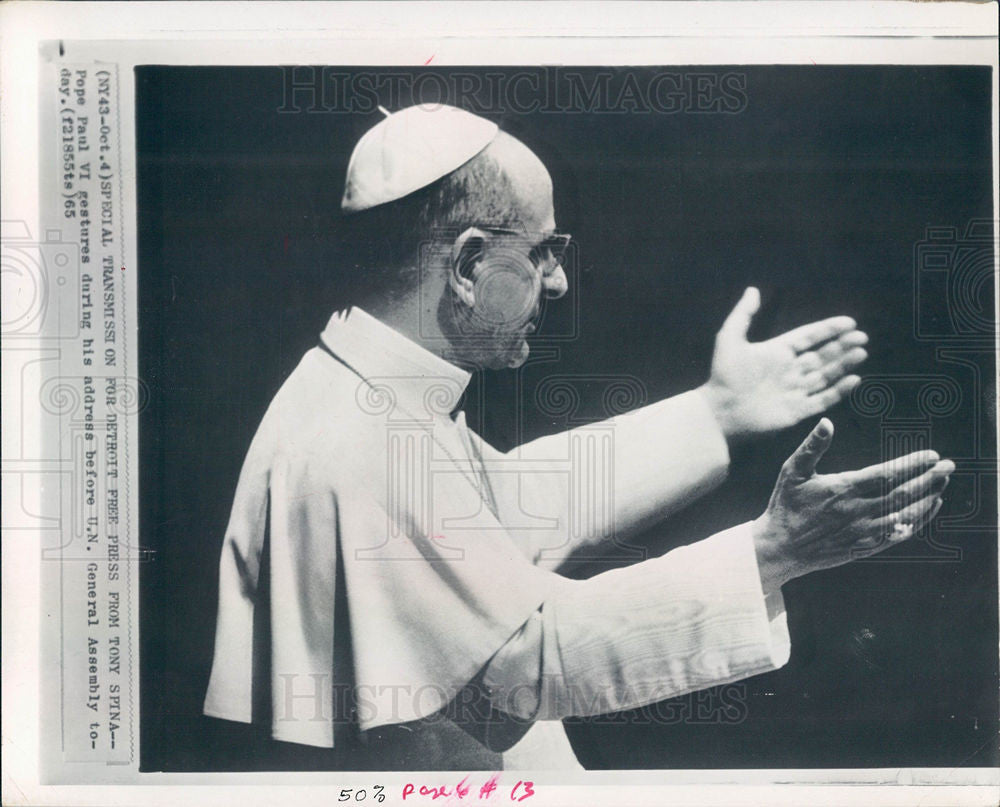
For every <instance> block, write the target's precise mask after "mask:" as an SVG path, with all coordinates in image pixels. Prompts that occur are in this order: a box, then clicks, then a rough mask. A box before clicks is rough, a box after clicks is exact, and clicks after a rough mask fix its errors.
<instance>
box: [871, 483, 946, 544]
mask: <svg viewBox="0 0 1000 807" xmlns="http://www.w3.org/2000/svg"><path fill="white" fill-rule="evenodd" d="M941 503H942V499H941V497H940V496H938V495H936V494H932V495H930V496H924V497H923V498H922V499H919V500H917V501H915V502H914V503H913V504H909V505H907V506H906V507H904V508H902V509H901V510H897V511H895V512H893V513H890V514H889V515H887V516H883V517H882V518H876V519H873V520H872V522H871V527H870V531H869V532H870V534H872V535H885V536H886V537H887V538H888V539H889V541H891V542H893V543H898V542H899V541H903V540H906V539H907V538H910V537H912V536H913V535H916V534H917V533H918V532H919V531H920V529H921V528H922V527H923V526H924V525H925V524H926V523H927V522H928V521H930V520H931V519H932V518H934V516H936V515H937V512H938V510H940V509H941ZM897 525H899V526H897Z"/></svg>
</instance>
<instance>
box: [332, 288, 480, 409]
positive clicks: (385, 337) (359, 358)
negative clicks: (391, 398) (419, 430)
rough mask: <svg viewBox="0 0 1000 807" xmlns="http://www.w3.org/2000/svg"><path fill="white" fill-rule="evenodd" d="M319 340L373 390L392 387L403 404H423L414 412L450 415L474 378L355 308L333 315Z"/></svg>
mask: <svg viewBox="0 0 1000 807" xmlns="http://www.w3.org/2000/svg"><path fill="white" fill-rule="evenodd" d="M320 339H321V340H322V342H323V344H325V345H326V347H327V348H329V350H330V351H331V352H332V353H333V354H334V355H335V356H336V357H337V358H338V359H340V360H341V361H342V362H343V363H344V364H346V365H347V366H348V367H349V368H350V369H352V370H353V371H354V372H356V373H357V374H358V375H359V376H361V378H363V379H364V380H365V381H366V382H368V384H369V385H370V386H372V388H373V389H375V390H376V391H378V390H379V389H380V388H381V389H383V390H384V391H390V390H391V392H392V393H394V394H395V396H396V398H397V400H398V401H399V402H400V403H402V404H403V406H406V407H409V408H411V409H412V408H413V407H415V406H416V407H420V409H419V410H418V411H415V412H413V413H412V414H413V415H414V416H418V415H422V414H423V413H425V412H431V413H432V414H438V415H447V414H448V413H449V412H450V411H451V410H452V409H454V408H455V407H456V406H457V405H458V401H459V399H460V398H461V397H462V394H463V393H464V392H465V388H466V387H467V386H468V384H469V379H470V378H471V377H472V375H471V373H469V372H467V371H466V370H463V369H462V368H461V367H456V366H455V365H454V364H452V363H450V362H448V361H445V360H444V359H442V358H441V357H440V356H437V355H435V354H433V353H431V352H430V351H429V350H427V349H426V348H424V347H421V346H420V345H418V344H417V343H416V342H414V341H413V340H412V339H408V338H407V337H405V336H403V334H401V333H399V331H396V330H394V329H393V328H390V327H389V326H388V325H386V324H385V323H384V322H381V321H380V320H378V319H376V318H375V317H373V316H372V315H371V314H369V313H368V312H366V311H365V310H364V309H361V308H358V307H357V306H353V307H351V308H348V309H345V310H343V311H337V312H336V313H335V314H334V315H333V316H332V317H330V321H329V322H328V323H327V325H326V328H325V329H324V330H323V333H322V334H321V335H320Z"/></svg>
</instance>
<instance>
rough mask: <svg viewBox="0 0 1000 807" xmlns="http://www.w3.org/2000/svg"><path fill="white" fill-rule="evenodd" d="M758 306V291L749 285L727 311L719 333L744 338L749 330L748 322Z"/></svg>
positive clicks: (751, 319)
mask: <svg viewBox="0 0 1000 807" xmlns="http://www.w3.org/2000/svg"><path fill="white" fill-rule="evenodd" d="M759 308H760V291H759V290H758V289H757V288H756V287H754V286H749V287H748V288H747V290H746V291H744V292H743V296H742V297H741V298H740V301H739V302H738V303H736V305H735V306H734V307H733V310H732V311H730V312H729V316H728V317H726V321H725V322H724V323H722V329H721V330H720V331H719V334H720V335H723V336H726V337H729V338H732V337H742V338H744V339H745V338H746V335H747V331H749V330H750V323H751V322H752V321H753V317H754V314H756V313H757V311H758V309H759Z"/></svg>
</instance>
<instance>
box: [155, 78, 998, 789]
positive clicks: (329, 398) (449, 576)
mask: <svg viewBox="0 0 1000 807" xmlns="http://www.w3.org/2000/svg"><path fill="white" fill-rule="evenodd" d="M989 82H990V76H989V71H988V70H986V69H976V68H966V69H962V68H950V67H927V68H921V67H901V68H895V67H884V66H883V67H863V66H849V67H823V68H817V67H812V66H807V67H755V68H752V69H750V68H730V67H723V68H713V69H711V70H708V69H705V70H691V69H686V68H683V67H680V68H678V67H671V66H664V67H651V68H641V69H640V68H618V69H601V68H589V69H573V68H560V69H551V70H539V69H532V68H523V69H522V68H504V69H499V68H486V67H484V68H479V69H476V70H464V69H460V68H455V69H435V68H433V66H428V67H427V68H423V69H419V70H410V71H399V70H392V69H385V70H367V69H366V70H363V71H362V70H353V71H352V70H345V69H341V68H337V67H315V68H313V67H300V68H296V69H290V68H286V69H281V68H278V67H274V68H259V69H243V68H225V67H222V68H209V67H203V68H173V67H155V66H153V67H140V68H138V69H137V80H136V92H137V110H136V120H137V141H136V142H137V150H136V152H137V169H138V175H137V176H138V186H139V197H138V201H139V205H138V208H139V261H140V267H141V268H140V272H141V274H140V278H139V284H140V289H139V293H140V311H139V318H140V323H141V324H140V337H139V343H140V363H141V370H140V374H141V377H142V378H143V379H144V380H145V381H146V383H147V385H148V386H149V394H150V405H149V406H148V407H147V408H146V409H145V410H144V412H143V416H142V419H141V421H140V437H141V440H140V442H141V446H142V448H141V451H142V456H141V460H140V469H141V473H142V475H143V479H142V482H143V484H142V490H143V503H142V506H143V510H142V516H143V517H142V521H143V523H144V524H146V525H147V526H148V528H149V532H148V533H145V534H144V538H143V545H144V546H148V547H149V548H150V549H151V551H152V553H153V557H154V560H153V561H152V562H151V563H149V564H146V565H145V566H144V567H143V573H144V576H143V578H142V586H141V588H142V595H143V607H142V611H143V618H142V631H143V645H142V649H143V653H142V658H143V699H144V701H143V702H144V710H143V711H144V713H145V714H146V715H154V716H155V717H154V719H152V720H146V721H144V723H143V732H144V740H145V742H144V743H143V748H144V757H143V762H144V764H148V765H149V767H150V769H151V770H201V769H204V768H203V766H218V767H219V768H220V769H227V770H231V769H235V770H262V769H263V770H267V769H270V768H271V767H275V768H277V769H305V770H311V769H317V768H318V769H333V770H336V769H340V768H345V769H350V770H356V769H362V770H364V769H373V770H382V769H401V770H416V769H423V768H427V769H443V770H465V769H484V770H494V769H495V770H504V769H507V768H508V767H518V766H520V767H527V768H531V767H535V768H538V767H541V768H548V767H552V768H559V767H563V766H579V765H582V766H583V767H587V768H674V767H684V768H687V767H696V768H698V767H707V768H710V767H726V768H729V767H734V768H739V767H777V768H797V767H814V766H820V767H823V766H832V767H855V766H857V767H893V766H901V765H914V764H917V765H922V766H923V765H926V766H957V765H962V764H977V763H978V764H981V765H983V766H992V765H995V764H996V762H997V757H996V752H997V748H996V743H995V742H994V741H995V739H996V728H997V727H996V713H997V697H996V695H997V686H996V683H997V679H996V675H997V670H996V663H995V659H994V656H995V655H996V652H995V651H996V645H997V641H996V614H995V611H996V608H995V600H996V575H995V568H994V567H995V565H996V564H995V562H994V561H995V554H994V553H995V549H996V547H995V543H996V542H995V523H996V500H995V497H994V495H993V488H994V487H995V485H994V481H995V477H994V476H992V475H991V472H992V471H991V468H990V464H991V462H992V459H991V458H992V456H993V455H992V454H991V453H990V450H991V447H992V445H993V443H994V434H995V419H994V418H993V414H994V413H993V411H992V409H991V408H990V407H989V405H988V403H989V402H990V401H991V400H993V399H994V397H995V386H994V383H993V382H994V379H995V375H996V374H995V366H994V364H993V361H992V358H991V353H990V344H989V340H990V338H991V334H992V331H993V321H992V315H991V311H990V306H991V301H992V297H993V283H992V280H991V275H992V244H993V239H994V233H993V229H992V224H991V221H990V219H991V215H992V189H991V183H990V171H989V165H990V154H991V151H990V125H989V124H990V114H989V113H990V106H989V87H990V83H989ZM459 97H461V101H459ZM213 99H224V101H222V102H213ZM459 103H460V104H461V105H456V104H459ZM569 233H572V236H570V235H569ZM915 261H916V262H915ZM920 263H922V264H923V265H920ZM915 295H917V296H916V297H915ZM921 329H924V330H921ZM977 336H982V337H985V339H986V341H985V342H984V343H983V344H982V347H983V348H984V350H982V351H981V352H980V353H978V354H977V353H976V339H977ZM953 342H954V344H955V345H956V347H954V348H950V347H948V345H950V344H952V343H953ZM945 351H946V352H945ZM213 617H214V619H213ZM206 716H207V717H206ZM146 754H148V757H147V756H146Z"/></svg>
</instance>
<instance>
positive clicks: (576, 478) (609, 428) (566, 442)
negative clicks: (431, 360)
mask: <svg viewBox="0 0 1000 807" xmlns="http://www.w3.org/2000/svg"><path fill="white" fill-rule="evenodd" d="M505 461H506V462H507V463H508V466H507V467H508V468H511V467H513V468H516V469H517V470H518V478H519V480H520V481H521V485H520V491H519V501H520V506H521V509H522V511H523V512H525V513H530V514H532V515H534V516H538V517H548V518H550V519H552V520H553V523H554V524H555V523H558V526H557V527H554V528H553V529H552V530H550V531H548V532H545V531H539V532H538V539H537V540H538V542H539V543H540V544H545V546H544V547H543V549H544V552H543V553H542V554H541V556H540V560H542V561H543V562H544V563H545V564H546V565H556V563H557V562H558V560H560V559H561V558H563V557H565V556H566V555H568V554H569V553H570V552H572V551H573V549H575V548H577V547H579V546H583V545H587V544H590V543H595V542H598V541H600V540H602V539H606V538H608V537H610V536H612V535H615V536H621V535H625V534H627V533H629V532H634V531H635V530H637V529H641V528H642V527H645V526H648V525H650V524H652V523H655V522H656V521H658V520H660V519H663V518H664V517H666V516H668V515H670V514H671V513H673V512H675V511H677V510H679V509H681V508H682V507H684V506H686V505H688V504H690V503H691V502H692V501H694V500H695V499H697V498H698V497H700V496H702V495H704V494H705V493H708V492H709V491H710V490H712V489H713V488H715V487H716V486H717V485H719V484H720V483H721V482H722V481H723V480H724V479H725V477H726V474H727V472H728V469H729V449H728V445H727V442H726V438H725V436H724V435H723V433H722V431H721V429H720V427H719V425H718V422H717V421H716V419H715V416H714V415H713V413H712V410H711V408H710V406H709V404H708V401H707V399H706V397H705V395H704V393H703V391H702V390H692V391H690V392H686V393H684V394H682V395H677V396H674V397H672V398H668V399H665V400H663V401H659V402H657V403H654V404H650V405H649V406H645V407H643V408H641V409H637V410H635V411H634V412H630V413H628V414H626V415H621V416H619V417H616V418H613V419H610V420H606V421H602V422H600V423H595V424H592V425H588V426H585V427H581V428H577V429H572V430H570V431H567V432H562V433H560V434H555V435H551V436H549V437H544V438H541V439H539V440H534V441H532V442H530V443H526V444H525V445H523V446H520V447H519V448H517V449H515V450H513V451H512V452H510V454H508V455H506V456H505ZM528 480H530V484H529V483H528ZM574 491H577V492H580V491H583V495H576V496H574V495H573V492H574ZM557 533H561V535H559V534H557Z"/></svg>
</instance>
